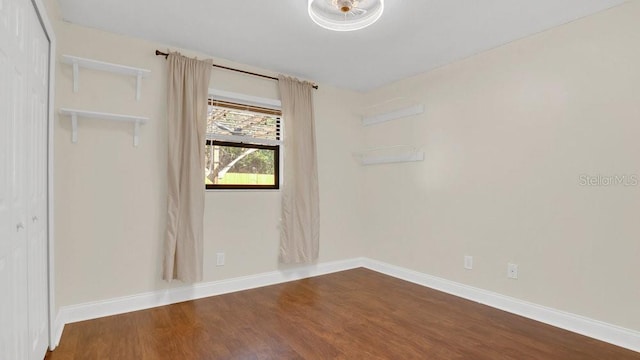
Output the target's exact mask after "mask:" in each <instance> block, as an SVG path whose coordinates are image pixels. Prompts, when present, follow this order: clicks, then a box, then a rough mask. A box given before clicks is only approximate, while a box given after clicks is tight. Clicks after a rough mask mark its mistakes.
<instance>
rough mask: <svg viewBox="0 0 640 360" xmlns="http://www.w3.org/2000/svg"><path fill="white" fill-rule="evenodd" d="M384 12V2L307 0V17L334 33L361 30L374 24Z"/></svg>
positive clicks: (376, 0) (370, 0)
mask: <svg viewBox="0 0 640 360" xmlns="http://www.w3.org/2000/svg"><path fill="white" fill-rule="evenodd" d="M383 11H384V0H309V17H311V20H313V21H314V22H315V23H316V24H318V25H320V26H322V27H323V28H325V29H329V30H334V31H353V30H359V29H363V28H365V27H367V26H369V25H371V24H373V23H374V22H376V21H377V20H378V19H379V18H380V16H382V12H383Z"/></svg>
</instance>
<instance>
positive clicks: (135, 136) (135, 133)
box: [133, 120, 140, 147]
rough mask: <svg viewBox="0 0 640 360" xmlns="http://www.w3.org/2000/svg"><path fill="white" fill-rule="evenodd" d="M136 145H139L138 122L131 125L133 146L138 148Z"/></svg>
mask: <svg viewBox="0 0 640 360" xmlns="http://www.w3.org/2000/svg"><path fill="white" fill-rule="evenodd" d="M138 145H140V120H136V122H134V123H133V146H134V147H138Z"/></svg>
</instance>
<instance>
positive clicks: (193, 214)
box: [163, 53, 213, 282]
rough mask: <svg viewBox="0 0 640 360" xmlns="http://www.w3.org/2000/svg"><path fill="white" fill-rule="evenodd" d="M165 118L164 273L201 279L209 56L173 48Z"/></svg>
mask: <svg viewBox="0 0 640 360" xmlns="http://www.w3.org/2000/svg"><path fill="white" fill-rule="evenodd" d="M167 60H168V62H169V84H168V86H169V89H168V97H167V121H168V123H169V157H168V173H167V180H168V185H169V189H168V190H169V194H168V204H167V205H168V219H167V233H166V238H165V246H164V269H163V278H164V279H165V280H167V281H171V280H173V279H178V280H181V281H185V282H196V281H200V280H202V259H203V255H202V237H203V235H202V232H203V217H204V188H205V186H204V142H205V131H206V124H207V98H208V94H209V75H210V74H211V67H212V64H213V63H212V61H211V60H209V61H200V60H196V59H190V58H187V57H184V56H182V55H180V54H179V53H171V54H169V57H168V59H167Z"/></svg>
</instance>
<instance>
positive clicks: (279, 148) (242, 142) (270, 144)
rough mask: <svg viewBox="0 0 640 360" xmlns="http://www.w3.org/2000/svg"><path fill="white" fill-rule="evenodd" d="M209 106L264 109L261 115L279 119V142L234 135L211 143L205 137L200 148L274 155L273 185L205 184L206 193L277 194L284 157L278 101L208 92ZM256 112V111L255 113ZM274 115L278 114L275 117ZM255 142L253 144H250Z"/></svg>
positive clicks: (222, 137) (228, 93)
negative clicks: (207, 147) (247, 149)
mask: <svg viewBox="0 0 640 360" xmlns="http://www.w3.org/2000/svg"><path fill="white" fill-rule="evenodd" d="M211 102H223V103H232V104H234V105H237V107H230V108H232V109H235V110H243V109H246V110H247V111H249V112H251V111H252V110H251V109H255V108H263V109H265V110H267V111H268V112H264V113H265V114H267V115H271V116H276V117H278V118H279V126H280V135H279V140H268V139H259V138H250V137H245V138H242V137H236V138H235V139H234V136H233V135H228V136H227V135H218V139H212V138H211V136H209V134H207V136H206V139H205V144H203V146H210V145H211V144H216V145H221V146H231V147H242V148H255V149H261V150H271V151H274V152H275V153H274V185H252V184H206V183H205V184H204V185H205V191H242V190H246V191H279V190H280V187H281V182H282V172H283V167H282V164H283V157H284V151H283V147H284V140H283V138H284V136H285V134H284V121H283V119H282V112H281V111H282V110H281V109H282V108H281V102H280V100H276V99H268V98H260V97H255V96H249V95H244V94H237V93H232V92H228V91H222V90H215V89H209V100H208V104H210V103H211ZM254 112H255V111H254ZM273 112H276V113H277V114H274V113H273ZM253 140H255V142H254V141H253Z"/></svg>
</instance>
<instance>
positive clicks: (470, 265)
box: [464, 255, 473, 270]
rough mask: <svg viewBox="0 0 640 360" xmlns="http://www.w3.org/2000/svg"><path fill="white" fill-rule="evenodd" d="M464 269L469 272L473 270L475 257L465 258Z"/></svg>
mask: <svg viewBox="0 0 640 360" xmlns="http://www.w3.org/2000/svg"><path fill="white" fill-rule="evenodd" d="M464 268H465V269H467V270H471V269H473V256H468V255H467V256H465V257H464Z"/></svg>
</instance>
